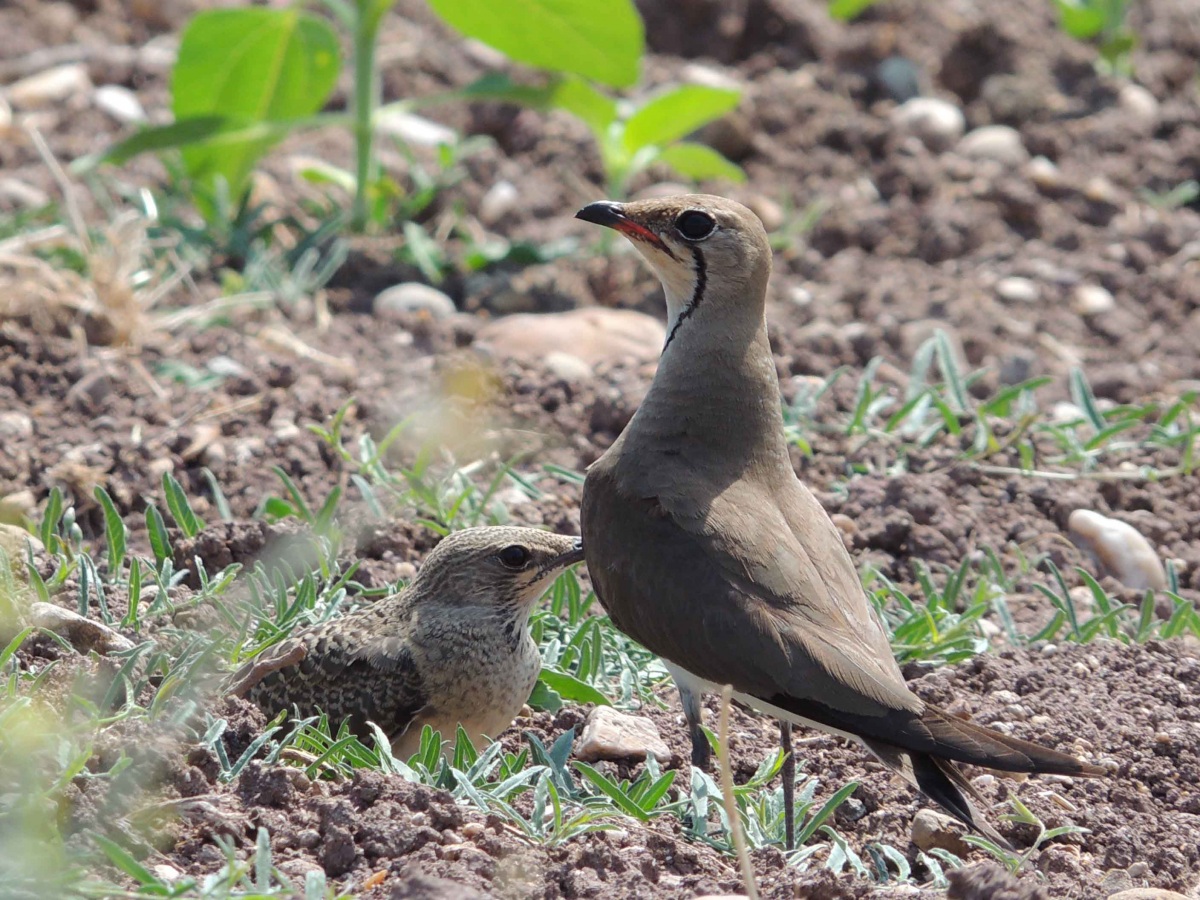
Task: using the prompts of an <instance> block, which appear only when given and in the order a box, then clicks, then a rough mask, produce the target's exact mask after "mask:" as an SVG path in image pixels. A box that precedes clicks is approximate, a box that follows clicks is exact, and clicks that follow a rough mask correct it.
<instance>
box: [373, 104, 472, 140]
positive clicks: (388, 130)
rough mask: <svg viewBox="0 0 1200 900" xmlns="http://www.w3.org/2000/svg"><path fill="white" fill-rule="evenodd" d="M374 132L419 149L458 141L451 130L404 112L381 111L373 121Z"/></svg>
mask: <svg viewBox="0 0 1200 900" xmlns="http://www.w3.org/2000/svg"><path fill="white" fill-rule="evenodd" d="M375 130H376V131H377V132H379V133H380V134H387V135H391V136H392V137H397V138H400V140H402V141H404V142H405V143H409V144H416V145H418V146H421V147H437V146H439V145H441V144H454V143H456V142H457V141H458V135H457V134H456V133H455V131H454V129H453V128H447V127H446V126H445V125H442V124H441V123H439V122H434V121H432V120H430V119H426V118H424V117H423V116H414V115H413V114H412V113H406V112H384V111H381V112H380V113H379V114H378V115H377V116H376V119H375Z"/></svg>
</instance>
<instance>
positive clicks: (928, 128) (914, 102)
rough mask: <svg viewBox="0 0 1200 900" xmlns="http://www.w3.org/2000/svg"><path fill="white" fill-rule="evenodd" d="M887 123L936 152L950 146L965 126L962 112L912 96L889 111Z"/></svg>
mask: <svg viewBox="0 0 1200 900" xmlns="http://www.w3.org/2000/svg"><path fill="white" fill-rule="evenodd" d="M891 120H892V125H893V126H895V127H896V128H897V129H898V130H900V131H904V132H907V133H908V134H912V135H915V136H916V137H917V138H919V139H920V141H921V143H923V144H924V145H925V146H926V147H928V148H929V149H930V150H933V151H936V152H940V151H942V150H948V149H949V148H950V147H952V146H954V144H955V142H956V141H958V139H959V138H960V137H962V134H963V131H965V130H966V127H967V121H966V119H965V118H964V117H963V114H962V110H960V109H959V108H958V107H957V106H955V105H954V104H953V103H949V102H947V101H945V100H940V99H938V98H937V97H914V98H913V99H911V100H908V101H906V102H904V103H901V104H900V105H899V106H897V107H896V108H895V109H893V110H892V115H891Z"/></svg>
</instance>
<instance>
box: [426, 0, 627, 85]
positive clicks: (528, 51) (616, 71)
mask: <svg viewBox="0 0 1200 900" xmlns="http://www.w3.org/2000/svg"><path fill="white" fill-rule="evenodd" d="M429 5H430V6H432V7H433V10H434V12H436V13H437V14H438V15H439V16H441V17H442V18H443V19H445V20H446V22H448V23H449V24H450V25H452V26H453V27H455V28H457V29H458V30H459V31H461V32H462V33H463V34H465V35H466V36H467V37H472V38H475V39H476V40H480V41H483V43H485V44H488V45H490V46H492V47H495V48H496V49H497V50H499V51H501V52H502V53H505V54H507V55H508V56H510V57H512V58H513V59H514V60H516V61H517V62H523V63H527V64H529V65H531V66H538V67H539V68H543V69H550V70H551V71H555V72H572V73H574V74H576V75H583V76H584V77H585V78H591V79H592V80H594V81H599V82H600V83H601V84H607V85H611V86H612V87H628V86H630V85H632V84H633V83H634V82H635V81H637V79H638V69H639V65H640V63H641V59H642V50H643V47H644V44H645V37H644V35H643V32H642V20H641V18H640V17H639V16H638V13H637V10H636V9H635V8H634V5H633V0H603V2H597V0H505V2H502V3H498V2H496V0H429Z"/></svg>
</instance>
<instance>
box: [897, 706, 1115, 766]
mask: <svg viewBox="0 0 1200 900" xmlns="http://www.w3.org/2000/svg"><path fill="white" fill-rule="evenodd" d="M920 722H921V725H922V726H924V728H925V729H926V730H927V731H928V733H929V736H930V737H931V738H932V742H931V744H930V745H928V746H922V747H919V748H918V747H911V749H913V750H918V751H923V752H925V753H928V754H929V755H931V756H935V757H940V758H942V759H953V760H955V761H957V762H964V763H970V764H972V765H976V766H984V767H986V768H988V769H999V770H1000V771H1002V772H1029V773H1033V774H1042V775H1074V776H1077V777H1079V776H1082V777H1090V778H1097V777H1099V776H1101V775H1105V774H1107V773H1106V772H1105V770H1104V769H1102V768H1101V767H1100V766H1094V765H1092V764H1091V763H1085V762H1083V760H1080V759H1076V758H1075V757H1074V756H1071V755H1070V754H1069V753H1062V752H1060V751H1058V750H1051V749H1050V748H1049V747H1043V746H1041V745H1040V744H1034V743H1031V742H1029V741H1023V740H1021V739H1020V738H1015V737H1009V736H1008V735H1006V734H1001V733H1000V732H998V731H993V730H992V729H990V728H984V727H983V726H981V725H975V724H972V723H971V722H968V721H967V720H965V719H960V718H958V717H957V716H952V715H950V714H949V713H947V712H944V711H943V710H940V709H938V708H937V707H935V706H926V707H925V711H924V714H923V715H922V716H921V720H920ZM896 743H897V744H900V745H901V746H908V745H907V744H906V742H902V741H897V742H896Z"/></svg>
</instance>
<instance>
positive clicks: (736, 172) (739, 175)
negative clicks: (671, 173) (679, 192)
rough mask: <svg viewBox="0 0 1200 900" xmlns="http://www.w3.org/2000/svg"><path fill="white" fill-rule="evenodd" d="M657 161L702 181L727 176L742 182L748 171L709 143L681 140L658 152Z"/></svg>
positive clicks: (731, 179)
mask: <svg viewBox="0 0 1200 900" xmlns="http://www.w3.org/2000/svg"><path fill="white" fill-rule="evenodd" d="M656 161H657V162H661V163H666V164H667V165H668V166H670V167H671V168H672V169H674V170H675V171H676V172H678V173H679V174H680V175H686V176H687V177H688V178H692V179H695V180H696V181H701V180H703V179H706V178H726V179H728V180H729V181H737V182H742V181H745V180H746V173H745V172H743V171H742V168H741V166H738V165H736V164H734V163H731V162H730V161H729V160H727V159H726V158H725V157H723V156H722V155H721V154H720V153H718V152H717V151H716V150H714V149H713V148H712V147H709V146H708V145H707V144H693V143H692V142H690V141H680V142H679V143H677V144H672V145H671V146H670V147H666V148H664V149H663V151H662V152H661V153H660V154H658V157H657V160H656Z"/></svg>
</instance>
